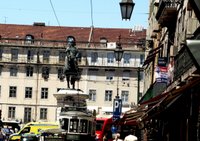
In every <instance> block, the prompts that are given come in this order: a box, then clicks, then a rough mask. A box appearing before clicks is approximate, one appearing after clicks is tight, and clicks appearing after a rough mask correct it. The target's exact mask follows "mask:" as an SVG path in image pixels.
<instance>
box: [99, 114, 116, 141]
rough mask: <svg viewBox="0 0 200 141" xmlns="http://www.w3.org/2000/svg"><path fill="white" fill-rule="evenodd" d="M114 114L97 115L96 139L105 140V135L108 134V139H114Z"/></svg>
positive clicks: (110, 140) (109, 140)
mask: <svg viewBox="0 0 200 141" xmlns="http://www.w3.org/2000/svg"><path fill="white" fill-rule="evenodd" d="M112 123H113V122H112V116H110V115H106V116H105V115H103V116H97V117H96V140H97V141H103V136H104V135H107V139H108V141H112V140H113V139H112V132H111V127H112Z"/></svg>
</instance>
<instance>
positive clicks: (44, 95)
mask: <svg viewBox="0 0 200 141" xmlns="http://www.w3.org/2000/svg"><path fill="white" fill-rule="evenodd" d="M41 99H48V88H42V89H41Z"/></svg>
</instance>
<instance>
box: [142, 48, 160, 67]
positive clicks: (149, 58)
mask: <svg viewBox="0 0 200 141" xmlns="http://www.w3.org/2000/svg"><path fill="white" fill-rule="evenodd" d="M161 48H162V46H159V47H156V48H154V49H152V50H150V51H149V54H148V56H147V58H146V60H145V61H144V64H143V66H145V65H147V64H149V63H150V62H152V61H153V60H154V58H155V56H156V54H157V53H159V52H160V49H161Z"/></svg>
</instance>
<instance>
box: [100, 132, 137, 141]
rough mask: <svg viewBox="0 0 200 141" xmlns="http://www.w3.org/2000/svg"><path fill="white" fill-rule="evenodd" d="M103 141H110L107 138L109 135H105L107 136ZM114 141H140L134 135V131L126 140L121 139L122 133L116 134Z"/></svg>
mask: <svg viewBox="0 0 200 141" xmlns="http://www.w3.org/2000/svg"><path fill="white" fill-rule="evenodd" d="M103 141H109V140H108V137H107V133H105V135H104V137H103ZM113 141H138V138H137V137H136V136H135V135H134V131H133V130H130V131H129V134H128V135H127V136H126V137H125V138H124V139H121V137H120V133H116V134H115V135H114V140H113Z"/></svg>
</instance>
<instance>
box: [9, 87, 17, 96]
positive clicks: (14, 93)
mask: <svg viewBox="0 0 200 141" xmlns="http://www.w3.org/2000/svg"><path fill="white" fill-rule="evenodd" d="M16 96H17V87H16V86H10V90H9V97H16Z"/></svg>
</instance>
